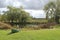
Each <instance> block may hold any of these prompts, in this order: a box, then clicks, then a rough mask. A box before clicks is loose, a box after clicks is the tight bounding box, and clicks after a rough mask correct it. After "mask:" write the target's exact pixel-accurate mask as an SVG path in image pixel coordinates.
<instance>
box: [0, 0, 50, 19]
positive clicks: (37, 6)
mask: <svg viewBox="0 0 60 40" xmlns="http://www.w3.org/2000/svg"><path fill="white" fill-rule="evenodd" d="M48 2H49V0H0V12H2V11H6V10H7V9H6V7H7V6H8V5H9V6H10V5H11V6H14V7H20V6H23V7H24V9H25V11H27V12H29V13H30V15H31V16H33V17H35V18H45V12H44V11H43V8H44V6H45V5H46V4H47V3H48Z"/></svg>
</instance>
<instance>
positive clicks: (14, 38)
mask: <svg viewBox="0 0 60 40" xmlns="http://www.w3.org/2000/svg"><path fill="white" fill-rule="evenodd" d="M9 32H10V31H9V30H7V31H6V30H0V40H60V30H59V29H52V30H49V29H46V30H29V31H20V32H18V33H14V34H11V35H8V33H9Z"/></svg>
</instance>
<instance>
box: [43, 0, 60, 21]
mask: <svg viewBox="0 0 60 40" xmlns="http://www.w3.org/2000/svg"><path fill="white" fill-rule="evenodd" d="M59 2H60V1H59ZM59 2H58V1H56V2H55V1H54V2H53V1H51V2H49V3H48V4H46V5H45V7H44V10H45V12H46V18H47V19H48V20H49V21H50V19H53V21H54V20H55V21H56V18H57V17H56V16H58V15H60V4H59Z"/></svg>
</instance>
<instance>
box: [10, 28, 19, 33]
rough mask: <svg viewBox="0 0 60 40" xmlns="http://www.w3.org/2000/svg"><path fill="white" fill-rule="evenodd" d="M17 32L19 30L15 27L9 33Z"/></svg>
mask: <svg viewBox="0 0 60 40" xmlns="http://www.w3.org/2000/svg"><path fill="white" fill-rule="evenodd" d="M17 32H19V31H18V30H16V29H11V33H17Z"/></svg>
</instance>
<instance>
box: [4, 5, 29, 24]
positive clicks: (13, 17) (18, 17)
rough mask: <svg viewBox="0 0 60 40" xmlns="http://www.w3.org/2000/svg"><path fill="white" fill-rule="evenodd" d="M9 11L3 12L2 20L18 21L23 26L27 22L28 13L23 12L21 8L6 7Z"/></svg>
mask: <svg viewBox="0 0 60 40" xmlns="http://www.w3.org/2000/svg"><path fill="white" fill-rule="evenodd" d="M7 8H8V9H9V10H8V11H6V12H4V14H3V15H4V18H5V20H6V21H8V22H12V23H13V22H14V21H16V22H17V21H18V22H21V24H24V23H25V22H27V20H29V18H30V15H29V13H28V12H26V11H24V9H23V8H22V7H21V8H16V7H11V6H8V7H7Z"/></svg>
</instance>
